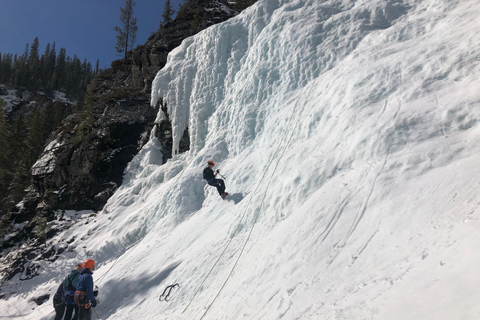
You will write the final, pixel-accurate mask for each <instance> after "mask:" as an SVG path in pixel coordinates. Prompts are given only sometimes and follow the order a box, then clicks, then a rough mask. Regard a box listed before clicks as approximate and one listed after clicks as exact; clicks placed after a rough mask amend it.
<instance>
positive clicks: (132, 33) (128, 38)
mask: <svg viewBox="0 0 480 320" xmlns="http://www.w3.org/2000/svg"><path fill="white" fill-rule="evenodd" d="M134 6H135V2H133V0H125V7H123V8H120V12H121V13H120V22H121V24H122V26H121V27H119V26H116V27H115V28H114V30H115V32H117V33H118V34H117V45H116V46H115V49H116V50H117V52H118V53H124V61H125V63H126V62H127V51H128V49H129V48H130V50H131V49H133V45H134V43H135V40H136V39H137V29H138V28H137V18H136V17H134V16H133V7H134Z"/></svg>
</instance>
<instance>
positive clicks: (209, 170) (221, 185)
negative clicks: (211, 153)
mask: <svg viewBox="0 0 480 320" xmlns="http://www.w3.org/2000/svg"><path fill="white" fill-rule="evenodd" d="M207 164H208V166H207V167H206V168H205V169H203V179H205V180H207V183H208V184H209V185H211V186H212V187H216V188H217V191H218V194H219V195H220V197H222V199H225V197H226V196H228V192H225V182H223V180H222V179H217V174H219V173H220V171H219V170H217V171H215V172H214V171H213V167H214V166H215V163H214V162H213V161H208V163H207Z"/></svg>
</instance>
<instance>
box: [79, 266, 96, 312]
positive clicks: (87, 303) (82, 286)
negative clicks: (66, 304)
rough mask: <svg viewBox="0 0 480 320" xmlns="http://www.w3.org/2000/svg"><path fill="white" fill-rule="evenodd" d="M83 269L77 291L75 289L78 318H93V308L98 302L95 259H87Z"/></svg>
mask: <svg viewBox="0 0 480 320" xmlns="http://www.w3.org/2000/svg"><path fill="white" fill-rule="evenodd" d="M83 267H84V269H83V271H82V272H81V274H80V277H78V281H77V291H75V303H76V304H77V306H78V309H79V310H78V320H91V319H92V308H95V307H96V306H97V304H98V300H97V299H96V298H95V297H96V292H95V291H94V290H93V278H92V274H93V271H94V270H95V261H93V260H92V259H87V260H85V262H84V263H83Z"/></svg>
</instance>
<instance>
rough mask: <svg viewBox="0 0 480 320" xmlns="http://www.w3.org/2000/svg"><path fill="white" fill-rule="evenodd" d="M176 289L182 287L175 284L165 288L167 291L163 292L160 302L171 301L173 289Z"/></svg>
mask: <svg viewBox="0 0 480 320" xmlns="http://www.w3.org/2000/svg"><path fill="white" fill-rule="evenodd" d="M175 287H180V285H179V284H178V283H175V284H171V285H169V286H167V287H166V288H165V290H163V293H162V295H161V296H160V298H158V300H160V301H170V293H171V292H172V289H173V288H175ZM162 299H163V300H162Z"/></svg>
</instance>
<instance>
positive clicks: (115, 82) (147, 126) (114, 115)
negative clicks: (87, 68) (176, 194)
mask: <svg viewBox="0 0 480 320" xmlns="http://www.w3.org/2000/svg"><path fill="white" fill-rule="evenodd" d="M236 14H238V12H236V11H234V10H232V9H230V8H229V5H228V3H227V2H226V1H223V0H190V1H188V2H187V3H186V4H184V5H183V7H182V10H180V12H179V13H178V14H177V17H176V18H175V20H174V21H173V22H171V23H169V24H167V25H165V26H163V27H161V28H160V29H159V30H158V31H157V32H156V33H155V34H153V35H152V36H151V37H150V38H149V39H148V41H147V42H146V43H145V44H144V45H141V46H138V47H137V48H136V49H135V50H133V51H132V52H130V53H129V54H128V56H127V59H125V60H124V59H122V60H117V61H114V62H113V63H112V67H111V68H110V69H107V70H105V71H104V72H102V73H101V74H100V75H98V76H97V77H96V78H95V79H94V80H93V82H92V84H91V89H90V90H91V92H90V99H92V101H93V102H92V101H91V102H90V105H91V106H92V110H89V112H88V114H87V113H82V114H73V115H71V116H69V117H68V118H67V119H65V120H64V121H63V123H62V125H61V126H60V127H59V128H58V129H57V130H56V131H55V132H54V133H53V134H52V135H51V136H50V137H49V139H48V141H47V146H46V147H45V149H44V152H43V154H42V155H41V157H40V158H39V159H38V161H37V162H36V163H35V164H34V165H33V167H32V171H31V172H32V186H31V188H30V191H29V193H28V194H27V196H26V197H25V198H24V201H23V203H22V205H21V206H18V207H17V209H16V211H15V212H12V213H11V219H12V223H14V224H15V225H16V226H17V230H16V231H15V232H14V233H13V236H10V237H9V238H8V239H6V240H5V241H3V243H2V249H3V252H2V255H1V256H0V272H1V274H2V278H3V279H0V284H1V282H3V281H4V280H5V279H12V278H13V276H14V275H15V274H18V273H20V279H28V278H31V277H32V276H35V274H36V270H37V269H38V267H39V264H38V263H37V262H38V261H39V260H45V259H47V260H50V261H53V260H55V259H56V257H58V255H59V254H60V253H61V252H63V251H64V250H65V248H64V247H63V246H62V245H60V244H55V245H53V244H52V245H50V246H49V245H48V238H51V237H52V236H54V235H55V234H56V233H57V232H58V231H59V230H60V229H55V227H52V226H57V228H62V227H63V228H65V227H66V226H65V224H62V223H57V222H56V221H57V219H59V218H58V217H59V215H60V216H62V214H59V212H61V210H93V211H99V210H101V209H102V208H103V206H104V205H105V203H106V202H107V200H108V198H109V197H110V196H111V195H112V194H113V192H114V191H115V190H116V188H117V187H118V186H119V185H120V184H121V183H122V178H123V177H122V175H123V171H124V169H125V167H126V166H127V164H128V163H129V162H130V161H131V160H132V158H133V157H134V156H135V155H136V154H137V152H138V151H139V150H140V148H141V147H142V146H143V144H144V143H145V142H146V141H147V139H148V138H149V135H150V131H151V130H152V128H153V126H154V125H157V126H158V129H157V130H156V131H157V138H159V140H160V142H161V144H162V146H163V150H162V153H163V154H164V159H163V160H164V162H165V161H166V160H167V159H168V158H170V157H171V145H172V141H171V138H172V137H171V124H170V123H169V121H168V120H166V121H163V122H162V123H159V124H155V123H154V121H155V118H156V114H157V112H158V108H160V107H162V106H161V105H159V106H157V108H152V107H150V90H151V83H152V81H153V79H154V77H155V75H156V73H157V72H158V71H159V70H160V69H161V68H162V67H163V66H164V65H165V63H166V61H167V55H168V52H170V51H171V50H172V49H173V48H175V47H177V46H178V45H179V44H180V43H181V42H182V41H183V39H185V38H187V37H190V36H192V35H194V34H196V33H197V32H199V31H201V30H203V29H205V28H207V27H209V26H211V25H213V24H216V23H219V22H223V21H225V20H227V19H229V18H231V17H233V16H235V15H236ZM188 149H189V138H188V130H186V131H185V134H184V139H183V140H182V142H181V150H180V151H181V152H184V151H186V150H188ZM47 223H48V225H49V226H50V229H49V230H48V232H47V231H45V232H44V235H45V236H44V237H43V238H40V237H38V236H36V235H35V234H38V232H35V230H38V229H39V228H40V229H41V226H42V225H46V224H47ZM18 226H21V227H20V228H18ZM19 243H23V244H24V245H23V246H22V248H21V249H20V248H17V246H18V244H19ZM42 243H43V244H45V245H44V246H43V248H41V246H40V244H42ZM7 260H8V261H7Z"/></svg>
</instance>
